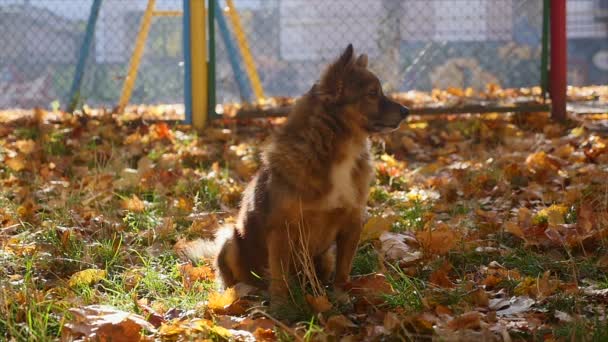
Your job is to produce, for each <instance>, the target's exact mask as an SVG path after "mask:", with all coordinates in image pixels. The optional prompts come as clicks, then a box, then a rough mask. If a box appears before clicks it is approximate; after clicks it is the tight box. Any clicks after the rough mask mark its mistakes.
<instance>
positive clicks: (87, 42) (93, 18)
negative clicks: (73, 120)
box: [66, 0, 102, 112]
mask: <svg viewBox="0 0 608 342" xmlns="http://www.w3.org/2000/svg"><path fill="white" fill-rule="evenodd" d="M101 1H102V0H95V1H93V3H92V4H91V12H90V14H89V20H88V21H87V27H86V31H85V35H84V40H83V41H82V45H81V46H80V53H79V55H78V64H77V65H76V71H75V72H74V80H73V81H72V86H71V87H70V97H69V99H70V103H69V104H68V106H67V108H66V110H67V111H68V112H73V111H74V110H75V109H76V106H77V105H78V102H79V101H80V86H81V85H82V79H83V78H84V67H85V65H86V62H87V58H88V57H89V52H90V51H91V45H92V44H93V35H94V34H95V26H96V25H97V18H98V17H99V9H100V8H101Z"/></svg>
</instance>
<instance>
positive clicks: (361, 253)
mask: <svg viewBox="0 0 608 342" xmlns="http://www.w3.org/2000/svg"><path fill="white" fill-rule="evenodd" d="M379 269H380V264H379V260H378V252H376V250H375V249H374V246H372V245H371V244H369V243H368V244H365V245H363V246H361V247H359V249H357V254H355V258H354V259H353V267H352V270H351V272H350V274H351V275H364V274H370V273H376V272H377V271H378V270H379Z"/></svg>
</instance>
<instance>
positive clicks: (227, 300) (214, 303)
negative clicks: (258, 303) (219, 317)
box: [207, 287, 238, 310]
mask: <svg viewBox="0 0 608 342" xmlns="http://www.w3.org/2000/svg"><path fill="white" fill-rule="evenodd" d="M237 299H238V297H237V295H236V290H235V289H234V288H232V287H231V288H228V289H226V291H224V292H212V293H210V294H209V300H208V301H207V307H208V308H209V309H210V310H222V309H224V308H225V307H227V306H229V305H230V304H232V303H234V302H235V301H236V300H237Z"/></svg>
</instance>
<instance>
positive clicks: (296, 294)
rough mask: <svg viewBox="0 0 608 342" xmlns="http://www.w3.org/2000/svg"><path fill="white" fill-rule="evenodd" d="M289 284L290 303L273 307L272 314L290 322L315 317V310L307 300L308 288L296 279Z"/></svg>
mask: <svg viewBox="0 0 608 342" xmlns="http://www.w3.org/2000/svg"><path fill="white" fill-rule="evenodd" d="M289 284H290V285H289V301H288V303H287V304H286V305H281V306H279V307H275V308H272V312H271V314H272V315H273V316H274V317H277V318H278V319H280V320H284V321H287V322H290V323H294V322H307V321H309V320H310V319H311V318H313V317H314V312H313V310H312V308H311V307H310V305H309V304H308V302H307V301H306V293H307V291H306V289H305V288H303V287H302V286H301V285H300V282H299V281H298V280H296V279H293V280H291V281H289Z"/></svg>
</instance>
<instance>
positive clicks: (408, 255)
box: [379, 232, 422, 265]
mask: <svg viewBox="0 0 608 342" xmlns="http://www.w3.org/2000/svg"><path fill="white" fill-rule="evenodd" d="M379 238H380V242H381V243H382V247H381V250H382V252H383V253H384V255H385V257H386V259H388V260H395V261H400V264H402V265H403V264H409V263H412V262H415V261H418V260H420V259H422V252H420V251H416V250H413V249H412V248H411V247H410V246H408V245H407V244H406V243H405V242H404V238H405V237H404V236H403V235H402V234H398V233H391V232H383V233H382V234H381V235H380V237H379Z"/></svg>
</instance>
